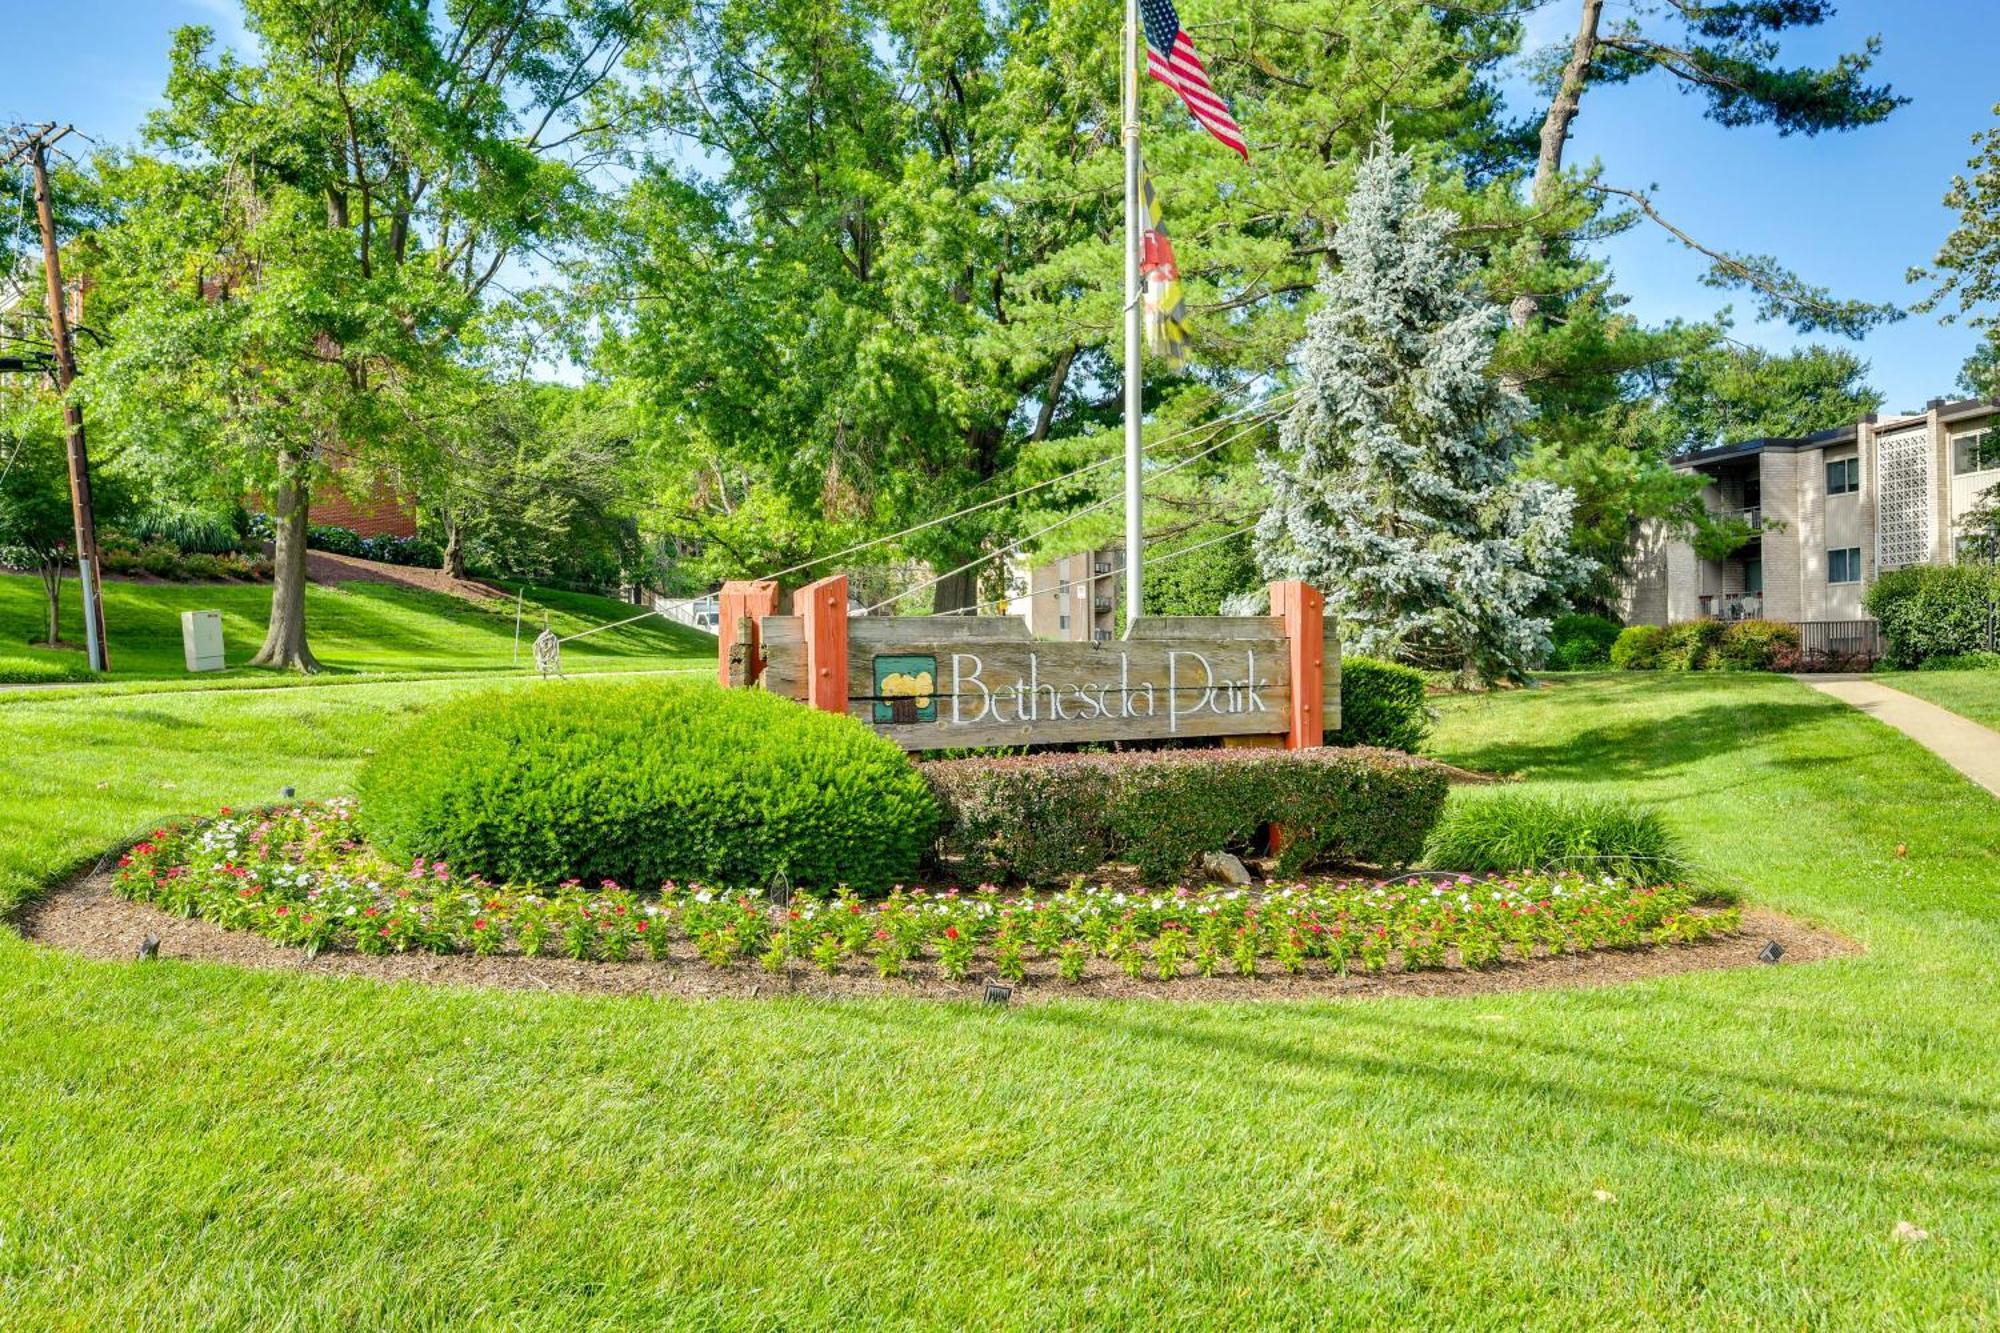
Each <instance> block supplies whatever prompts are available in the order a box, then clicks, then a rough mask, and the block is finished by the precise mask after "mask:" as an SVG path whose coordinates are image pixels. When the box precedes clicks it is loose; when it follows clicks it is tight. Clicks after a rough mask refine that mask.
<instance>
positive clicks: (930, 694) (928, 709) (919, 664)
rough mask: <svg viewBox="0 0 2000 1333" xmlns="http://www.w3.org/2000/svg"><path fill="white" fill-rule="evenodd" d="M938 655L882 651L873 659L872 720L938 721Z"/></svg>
mask: <svg viewBox="0 0 2000 1333" xmlns="http://www.w3.org/2000/svg"><path fill="white" fill-rule="evenodd" d="M937 716H938V710H937V658H936V657H935V656H934V655H932V654H930V653H884V654H882V655H880V656H878V657H877V658H875V720H876V721H877V722H935V721H937Z"/></svg>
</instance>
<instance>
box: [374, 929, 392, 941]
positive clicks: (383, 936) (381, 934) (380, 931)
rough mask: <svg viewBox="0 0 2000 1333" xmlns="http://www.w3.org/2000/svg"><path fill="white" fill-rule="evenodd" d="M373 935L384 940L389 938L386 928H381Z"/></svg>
mask: <svg viewBox="0 0 2000 1333" xmlns="http://www.w3.org/2000/svg"><path fill="white" fill-rule="evenodd" d="M375 933H376V934H378V935H380V936H381V937H382V938H383V939H385V940H386V939H388V938H389V928H388V927H387V926H384V927H382V929H380V930H378V931H376V932H375Z"/></svg>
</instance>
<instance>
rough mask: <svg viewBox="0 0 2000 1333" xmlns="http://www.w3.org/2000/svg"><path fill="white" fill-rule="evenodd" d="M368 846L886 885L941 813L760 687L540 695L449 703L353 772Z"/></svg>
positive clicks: (624, 878) (863, 743) (599, 874)
mask: <svg viewBox="0 0 2000 1333" xmlns="http://www.w3.org/2000/svg"><path fill="white" fill-rule="evenodd" d="M359 791H360V793H361V798H362V809H363V812H364V816H363V817H364V818H365V820H366V824H367V831H368V833H369V836H370V837H371V838H373V839H374V840H375V841H376V842H377V843H379V844H380V845H381V846H382V847H384V848H385V849H386V850H389V851H391V852H393V853H395V854H397V855H401V856H410V857H418V856H422V857H429V858H434V859H437V860H442V861H446V862H448V863H449V864H450V865H452V866H453V867H454V868H455V869H457V870H459V871H460V872H472V873H478V874H482V875H485V876H487V877H488V878H491V879H496V880H512V881H516V882H532V883H540V884H556V883H559V882H561V881H563V880H565V879H571V878H575V879H581V880H583V881H585V882H586V883H591V884H595V883H596V882H597V881H599V880H603V879H611V880H616V881H617V882H619V883H620V884H623V885H626V886H628V887H637V888H648V889H649V888H652V887H654V886H656V885H658V884H659V883H660V882H661V881H662V880H668V879H672V880H683V881H686V880H693V881H700V882H704V883H708V884H715V885H724V886H732V887H743V886H762V885H764V884H766V883H768V882H769V880H770V879H771V877H772V876H773V875H775V874H776V873H777V872H779V871H781V870H782V871H784V872H786V873H787V874H789V875H790V876H791V878H792V880H793V882H794V883H796V884H798V885H800V886H802V887H813V888H821V889H832V888H835V887H837V886H839V885H842V884H846V885H849V886H851V887H853V888H855V889H858V890H862V891H871V892H872V891H878V890H883V889H887V888H888V887H889V886H890V885H891V884H894V883H896V882H898V881H900V880H905V879H908V878H909V877H910V876H911V875H912V873H913V872H914V871H915V870H916V868H917V865H918V862H919V859H920V858H921V856H922V854H923V851H924V849H925V848H926V847H927V846H929V845H930V842H931V836H932V831H933V828H934V826H935V824H936V820H937V812H936V810H935V808H934V807H933V805H932V802H931V798H930V795H929V793H928V791H927V790H926V788H925V785H924V780H923V779H922V778H921V777H920V776H918V774H917V771H916V769H915V767H914V766H912V765H911V763H910V762H909V760H908V759H907V758H905V757H904V755H903V753H902V752H901V751H900V750H898V749H897V748H896V747H895V746H894V745H892V744H890V743H889V742H888V741H885V740H883V739H881V738H880V737H878V736H875V735H874V734H872V733H871V732H869V731H868V730H867V729H866V728H864V727H863V726H861V724H860V723H858V722H855V721H853V720H852V719H849V718H844V717H833V716H830V715H828V714H825V713H816V712H813V711H812V710H810V709H808V708H805V707H803V706H802V705H800V704H796V703H793V702H791V701H790V700H786V699H781V698H778V697H777V696H775V695H771V694H766V693H764V692H762V691H759V690H731V691H724V690H720V689H717V688H716V687H714V686H710V685H689V684H673V685H662V684H655V683H645V684H624V685H612V686H580V685H574V684H554V685H545V686H540V687H537V688H531V689H526V690H520V691H510V692H501V693H492V694H482V695H476V696H472V697H468V698H464V699H459V700H455V701H453V702H452V703H449V704H446V705H444V706H443V707H441V708H438V709H437V710H436V711H434V712H432V713H429V714H426V715H425V716H424V717H423V718H422V719H420V720H419V721H417V722H416V723H415V724H414V725H413V726H411V727H410V729H409V730H408V731H407V732H405V733H404V734H403V735H402V736H400V737H398V738H396V739H395V740H394V741H393V743H391V744H390V745H388V746H386V747H385V748H384V749H383V751H382V752H381V754H380V755H378V756H377V757H376V758H375V759H374V760H372V761H371V762H370V763H369V764H368V766H367V767H366V768H365V769H364V770H363V771H362V774H361V778H360V782H359Z"/></svg>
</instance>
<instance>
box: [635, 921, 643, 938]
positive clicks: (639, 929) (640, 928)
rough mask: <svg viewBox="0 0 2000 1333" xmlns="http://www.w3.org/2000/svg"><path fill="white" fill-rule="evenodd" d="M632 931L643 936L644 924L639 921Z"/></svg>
mask: <svg viewBox="0 0 2000 1333" xmlns="http://www.w3.org/2000/svg"><path fill="white" fill-rule="evenodd" d="M633 929H634V930H636V931H638V932H639V933H640V934H641V935H643V934H645V933H646V923H645V922H643V921H641V922H640V923H639V924H638V925H636V926H634V927H633Z"/></svg>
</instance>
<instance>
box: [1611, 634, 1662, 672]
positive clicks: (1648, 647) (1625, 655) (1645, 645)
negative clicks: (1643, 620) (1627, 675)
mask: <svg viewBox="0 0 2000 1333" xmlns="http://www.w3.org/2000/svg"><path fill="white" fill-rule="evenodd" d="M1666 637H1667V631H1666V630H1665V629H1664V628H1663V627H1661V626H1659V625H1627V626H1626V627H1625V629H1624V630H1623V631H1622V632H1621V633H1620V634H1619V635H1618V638H1617V639H1616V640H1615V641H1614V642H1613V643H1612V645H1611V665H1612V666H1615V667H1617V668H1618V669H1619V670H1620V671H1652V670H1655V669H1656V668H1658V666H1659V665H1660V641H1661V640H1663V639H1665V638H1666Z"/></svg>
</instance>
